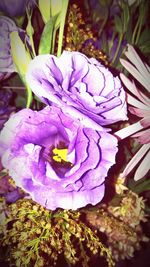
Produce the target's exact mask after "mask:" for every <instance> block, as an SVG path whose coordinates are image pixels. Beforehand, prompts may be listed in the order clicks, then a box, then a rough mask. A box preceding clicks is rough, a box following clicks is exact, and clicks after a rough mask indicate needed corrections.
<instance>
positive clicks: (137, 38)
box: [135, 20, 142, 44]
mask: <svg viewBox="0 0 150 267" xmlns="http://www.w3.org/2000/svg"><path fill="white" fill-rule="evenodd" d="M141 28H142V20H141V21H140V25H139V28H138V32H137V35H136V40H135V44H137V43H138V40H139V37H140V33H141Z"/></svg>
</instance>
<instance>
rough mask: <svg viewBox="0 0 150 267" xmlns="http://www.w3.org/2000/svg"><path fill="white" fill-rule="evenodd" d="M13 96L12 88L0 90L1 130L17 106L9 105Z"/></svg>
mask: <svg viewBox="0 0 150 267" xmlns="http://www.w3.org/2000/svg"><path fill="white" fill-rule="evenodd" d="M11 98H12V92H11V91H10V90H2V89H1V90H0V130H1V129H2V128H3V126H4V123H5V122H6V121H7V120H8V118H9V116H10V114H11V113H12V112H13V111H14V110H15V107H12V106H10V105H9V102H10V100H11Z"/></svg>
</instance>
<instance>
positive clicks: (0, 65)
mask: <svg viewBox="0 0 150 267" xmlns="http://www.w3.org/2000/svg"><path fill="white" fill-rule="evenodd" d="M16 30H17V26H16V24H15V23H14V21H13V20H11V19H9V18H7V17H5V16H1V17H0V80H3V79H6V78H8V77H9V76H10V75H11V74H12V73H13V72H15V71H16V69H15V66H14V64H13V60H12V56H11V52H10V49H11V48H10V33H11V32H13V31H16Z"/></svg>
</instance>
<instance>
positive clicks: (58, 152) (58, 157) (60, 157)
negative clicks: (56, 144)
mask: <svg viewBox="0 0 150 267" xmlns="http://www.w3.org/2000/svg"><path fill="white" fill-rule="evenodd" d="M52 152H53V154H54V155H55V156H53V160H55V161H57V162H62V161H65V162H69V161H68V160H67V152H68V149H67V148H62V149H61V148H54V149H53V150H52Z"/></svg>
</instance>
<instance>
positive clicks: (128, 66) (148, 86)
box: [120, 58, 150, 92]
mask: <svg viewBox="0 0 150 267" xmlns="http://www.w3.org/2000/svg"><path fill="white" fill-rule="evenodd" d="M120 62H121V64H122V65H123V66H124V68H125V69H126V70H127V71H128V72H129V73H131V74H132V75H133V77H134V78H135V79H137V81H139V83H141V84H142V85H143V86H144V87H145V88H146V89H147V90H148V91H149V92H150V84H149V81H150V73H149V75H147V76H146V77H144V75H143V73H142V74H141V73H140V72H139V71H138V70H137V69H136V68H135V67H134V66H133V65H132V64H131V63H129V62H128V61H126V60H124V59H122V58H121V59H120Z"/></svg>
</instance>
